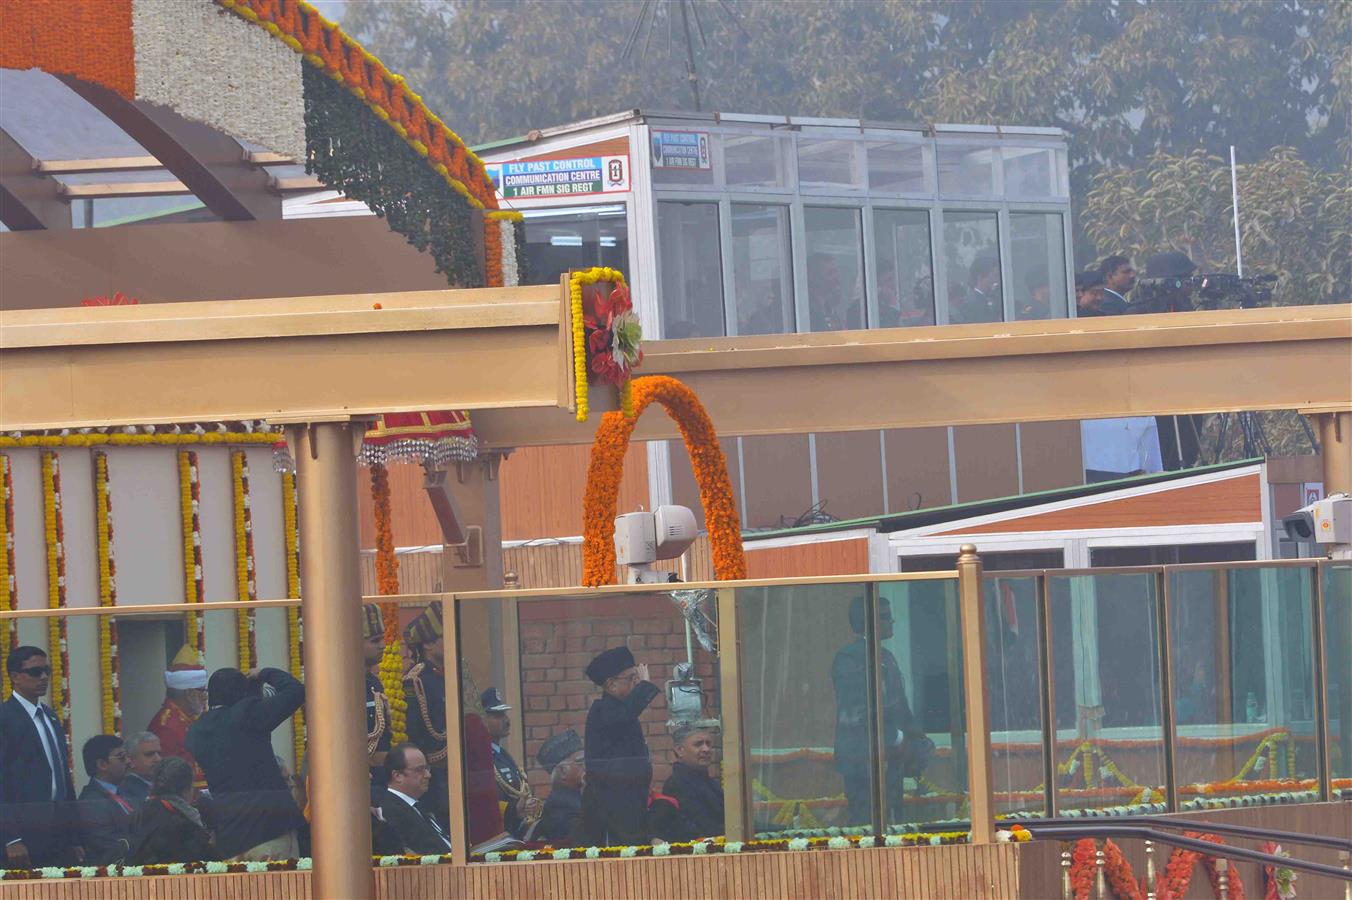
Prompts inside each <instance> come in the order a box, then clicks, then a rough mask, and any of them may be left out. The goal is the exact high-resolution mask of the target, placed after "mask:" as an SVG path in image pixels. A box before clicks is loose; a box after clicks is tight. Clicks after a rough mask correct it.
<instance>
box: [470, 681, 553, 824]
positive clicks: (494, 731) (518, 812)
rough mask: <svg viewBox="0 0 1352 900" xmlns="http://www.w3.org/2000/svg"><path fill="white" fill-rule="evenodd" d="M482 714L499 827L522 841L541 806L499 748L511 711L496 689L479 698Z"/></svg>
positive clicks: (508, 755) (508, 730) (509, 729)
mask: <svg viewBox="0 0 1352 900" xmlns="http://www.w3.org/2000/svg"><path fill="white" fill-rule="evenodd" d="M479 705H480V706H482V707H483V711H484V727H486V728H487V729H488V736H489V738H491V739H492V742H493V745H492V746H493V777H494V779H495V780H496V781H497V786H498V803H499V804H500V805H501V807H502V824H503V827H504V828H506V829H507V831H508V832H510V833H511V834H512V836H513V837H518V838H525V837H526V836H527V834H528V832H530V831H531V830H532V828H531V826H533V825H534V824H535V823H536V822H538V821H540V810H541V807H542V805H543V804H541V802H540V800H539V799H538V798H537V797H535V796H534V795H533V794H532V793H531V787H530V782H529V781H527V780H526V776H525V775H523V774H522V772H521V767H520V766H518V765H517V764H516V760H515V759H513V758H512V754H511V753H509V752H508V750H507V748H506V747H504V746H502V742H503V741H504V740H506V738H507V735H509V734H511V733H512V720H511V719H509V718H507V713H508V711H509V710H511V707H510V706H508V705H507V704H506V703H504V702H503V701H502V695H501V694H499V693H498V689H497V688H493V687H491V688H489V689H488V690H486V691H484V692H483V694H482V695H481V696H480V697H479Z"/></svg>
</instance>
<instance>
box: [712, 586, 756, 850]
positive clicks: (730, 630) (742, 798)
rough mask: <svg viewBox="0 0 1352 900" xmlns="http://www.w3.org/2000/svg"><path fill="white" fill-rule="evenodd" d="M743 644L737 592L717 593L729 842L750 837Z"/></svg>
mask: <svg viewBox="0 0 1352 900" xmlns="http://www.w3.org/2000/svg"><path fill="white" fill-rule="evenodd" d="M741 671H742V642H741V638H740V637H739V636H738V631H737V591H736V589H735V588H720V589H719V590H718V699H719V710H720V713H721V716H722V719H723V793H724V797H725V798H726V799H725V803H724V810H723V830H724V832H725V836H726V838H727V839H728V840H729V841H745V840H748V839H749V838H751V837H752V836H753V831H754V829H753V827H752V826H753V823H754V821H755V818H754V812H755V807H754V806H753V805H752V799H751V778H750V777H749V773H750V771H751V770H750V749H749V747H748V746H747V742H746V722H745V719H744V717H743V714H742V676H741Z"/></svg>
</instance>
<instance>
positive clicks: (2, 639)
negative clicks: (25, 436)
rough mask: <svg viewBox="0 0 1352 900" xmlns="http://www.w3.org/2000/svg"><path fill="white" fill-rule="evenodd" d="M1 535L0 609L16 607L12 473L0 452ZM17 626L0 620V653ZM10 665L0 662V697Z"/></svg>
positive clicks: (12, 642) (6, 687) (4, 691)
mask: <svg viewBox="0 0 1352 900" xmlns="http://www.w3.org/2000/svg"><path fill="white" fill-rule="evenodd" d="M0 535H3V537H4V542H5V547H4V552H3V553H0V610H3V611H5V612H8V611H10V610H12V609H16V608H18V605H19V603H18V596H17V594H18V592H17V591H16V590H15V588H16V585H17V582H16V580H15V578H14V473H13V468H12V467H11V464H10V461H9V457H8V456H4V455H0ZM15 636H16V630H15V628H14V625H13V624H12V623H11V622H10V620H9V619H5V620H4V621H3V622H0V656H3V655H6V654H8V653H9V651H10V650H12V649H14V647H15V646H16V644H17V641H16V640H15ZM10 690H11V688H10V684H9V666H0V697H8V696H9V694H10Z"/></svg>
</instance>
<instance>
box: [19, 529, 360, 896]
mask: <svg viewBox="0 0 1352 900" xmlns="http://www.w3.org/2000/svg"><path fill="white" fill-rule="evenodd" d="M71 546H72V547H79V544H78V542H76V541H72V543H71ZM353 614H354V615H356V613H355V612H354V613H353ZM250 618H252V619H253V620H254V627H253V628H252V629H249V628H248V622H249V619H250ZM287 620H288V615H287V613H286V611H284V610H277V609H268V610H257V611H254V612H253V613H236V612H235V611H214V612H205V611H203V622H204V623H205V627H204V635H205V637H206V646H207V653H206V655H205V659H203V657H202V656H200V655H198V656H196V658H195V659H191V660H190V659H188V658H187V657H186V656H184V655H181V654H184V653H186V652H189V651H187V648H185V647H184V640H185V635H188V634H190V632H189V631H188V629H186V628H185V618H184V616H182V615H174V614H168V615H166V614H163V613H140V614H138V613H135V612H133V611H130V610H126V611H120V612H119V614H118V615H116V616H98V615H78V616H67V617H65V618H63V619H59V620H42V621H38V620H27V621H25V622H24V623H23V625H22V627H20V628H19V629H18V634H17V637H18V641H19V642H20V645H21V646H27V647H30V648H33V649H31V650H30V651H28V652H27V653H26V654H22V653H21V654H20V657H19V658H17V659H16V665H15V668H16V669H19V670H20V671H18V672H15V673H11V676H12V683H13V688H14V691H15V692H16V694H17V695H19V696H21V697H23V698H24V699H25V700H27V701H29V702H31V703H41V704H43V706H44V707H45V708H46V712H45V714H44V715H43V717H42V719H41V721H40V723H39V720H38V719H37V718H36V717H35V718H34V719H33V720H32V721H33V722H34V725H33V726H31V727H22V728H16V727H14V726H15V720H14V719H13V718H6V719H5V720H4V724H3V726H0V744H3V748H4V759H5V763H4V765H5V767H6V768H5V773H4V775H5V778H4V782H5V783H4V787H3V794H0V821H3V822H4V825H5V838H6V841H7V842H9V841H12V840H19V841H20V842H21V844H22V847H21V848H20V849H21V851H22V853H23V854H25V855H26V857H27V860H26V863H27V865H26V866H22V867H25V868H27V867H32V868H37V867H44V866H75V865H77V864H83V865H85V866H107V865H112V864H125V865H163V864H169V863H205V862H207V861H212V860H222V859H224V860H229V859H231V858H235V859H238V858H240V857H241V856H242V855H243V854H246V853H252V855H251V856H250V858H251V859H258V860H263V859H269V858H271V859H292V860H294V859H296V858H297V857H299V856H309V854H310V848H309V836H308V826H307V825H306V822H305V819H304V817H303V816H302V814H301V810H302V809H303V808H304V805H305V796H304V792H303V785H302V784H301V783H300V781H299V780H298V779H297V778H296V777H295V773H296V772H297V771H298V766H297V762H298V757H301V756H303V749H304V738H303V735H302V737H301V739H300V740H299V741H297V739H296V735H295V732H294V730H293V729H294V726H295V724H296V720H295V718H294V717H295V714H296V713H297V711H298V710H299V709H300V708H301V706H302V704H303V703H304V700H305V692H304V686H303V685H302V684H301V682H300V681H299V680H297V679H296V678H295V677H294V676H293V675H292V673H291V671H290V669H291V666H290V658H289V657H290V652H289V651H290V645H291V640H292V635H291V634H290V633H289V626H288V621H287ZM241 625H243V626H244V627H243V630H242V629H241ZM241 640H243V641H246V642H249V643H252V644H253V649H252V651H251V652H252V653H253V654H254V658H253V659H252V660H251V661H250V662H251V663H252V666H250V668H253V667H257V674H256V675H255V676H254V677H248V676H246V675H245V674H244V673H242V672H240V670H239V668H237V666H238V665H239V663H238V659H239V656H238V654H239V649H238V648H239V647H240V646H241ZM56 641H59V642H60V645H61V650H60V651H59V652H57V653H54V654H52V655H48V654H49V652H50V648H51V647H52V646H55V642H56ZM7 650H8V648H7ZM220 650H226V651H228V653H225V654H222V653H220V652H219V651H220ZM214 651H215V652H214ZM171 670H172V671H171ZM227 671H229V672H232V673H233V676H227V675H226V674H225V673H226V672H227ZM208 673H210V678H211V684H212V689H211V693H210V698H211V701H212V707H211V709H209V710H208V709H207V700H208V692H207V689H206V687H207V683H208ZM114 678H116V681H115V682H114V680H113V679H114ZM166 685H167V686H166ZM6 699H7V700H8V698H6ZM5 715H6V716H11V717H12V716H15V715H18V716H22V717H24V718H25V719H26V718H27V716H28V713H27V712H26V710H25V707H24V706H23V704H22V703H20V702H19V701H13V700H11V701H9V702H8V703H7V704H6V706H5ZM20 724H24V723H22V722H20ZM39 724H40V725H41V730H39V727H38V726H39ZM52 759H55V761H56V768H55V773H56V775H55V777H53V768H52V767H51V765H50V764H49V760H52ZM208 787H209V788H210V791H211V798H210V801H209V803H207V802H203V801H204V799H205V798H204V795H203V794H202V789H204V788H208ZM157 797H159V798H165V799H166V800H170V801H171V804H172V805H175V808H174V809H170V808H168V807H166V806H165V805H164V804H161V803H157V802H153V801H154V799H155V798H157ZM189 804H193V805H196V807H197V810H192V808H191V806H189ZM182 809H187V810H190V812H188V813H185V812H181V811H179V810H182ZM198 811H200V814H199V818H200V819H201V823H200V824H199V823H197V822H195V821H193V819H192V818H191V817H192V815H193V813H194V812H198ZM77 847H78V848H82V850H83V858H82V859H79V858H77V856H76V852H75V848H77ZM11 852H16V851H14V849H13V848H11ZM15 868H19V866H16V867H15ZM162 873H163V870H161V871H160V872H159V874H162ZM36 874H37V873H34V877H36ZM146 874H156V872H155V870H153V869H152V870H147V872H146Z"/></svg>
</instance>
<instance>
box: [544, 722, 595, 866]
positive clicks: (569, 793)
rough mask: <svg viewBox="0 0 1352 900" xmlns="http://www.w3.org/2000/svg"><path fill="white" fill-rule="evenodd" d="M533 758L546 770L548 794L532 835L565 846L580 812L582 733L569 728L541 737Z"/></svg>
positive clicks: (584, 766)
mask: <svg viewBox="0 0 1352 900" xmlns="http://www.w3.org/2000/svg"><path fill="white" fill-rule="evenodd" d="M535 758H536V759H537V760H539V762H540V766H541V768H543V769H544V770H545V771H546V772H548V773H549V796H548V797H546V798H545V806H544V810H543V811H542V812H541V814H540V824H539V826H537V827H536V829H535V838H536V840H541V841H548V842H549V843H551V844H553V845H554V846H556V847H557V846H567V845H568V842H569V841H572V840H573V835H574V833H575V832H576V831H577V821H578V818H579V816H581V815H582V783H583V779H584V778H585V777H586V771H587V757H586V754H585V753H584V752H583V750H582V737H581V736H580V735H579V734H578V733H577V732H576V731H574V730H573V729H571V728H569V729H568V730H567V731H564V732H561V733H560V734H556V735H554V736H553V737H551V738H550V739H549V740H547V741H545V742H544V744H543V745H542V746H541V747H540V752H539V753H538V754H537V755H536V757H535Z"/></svg>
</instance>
